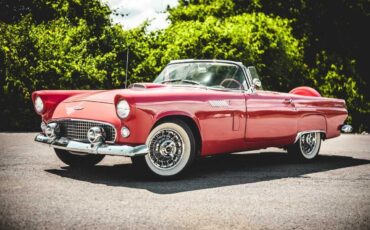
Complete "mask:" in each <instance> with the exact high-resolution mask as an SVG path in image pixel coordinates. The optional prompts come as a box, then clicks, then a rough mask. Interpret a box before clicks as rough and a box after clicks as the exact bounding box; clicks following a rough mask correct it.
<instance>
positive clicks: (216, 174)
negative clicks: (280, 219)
mask: <svg viewBox="0 0 370 230" xmlns="http://www.w3.org/2000/svg"><path fill="white" fill-rule="evenodd" d="M369 163H370V160H364V159H355V158H352V157H346V156H330V155H322V156H320V157H319V158H318V159H317V160H315V161H313V162H309V163H296V162H293V161H290V160H289V158H288V157H287V155H286V154H282V153H274V152H263V153H254V154H229V155H223V156H216V157H211V158H206V159H202V160H199V161H197V162H196V163H195V165H194V166H193V167H192V168H191V170H190V171H189V172H188V173H187V174H186V175H185V176H183V177H181V178H177V179H172V180H168V179H167V180H160V179H153V178H151V177H149V176H148V175H146V174H144V173H142V172H140V171H138V170H137V169H136V168H135V167H134V166H133V165H132V164H130V163H127V164H119V165H113V166H104V165H97V166H94V167H91V168H86V169H74V168H70V167H62V168H61V169H47V170H45V171H46V172H48V173H52V174H55V175H58V176H61V177H68V178H71V179H75V180H81V181H88V182H91V183H97V184H105V185H108V186H123V187H129V188H138V189H146V190H148V191H151V192H153V193H157V194H173V193H179V192H186V191H194V190H201V189H208V188H218V187H223V186H229V185H240V184H248V183H256V182H262V181H270V180H276V179H283V178H299V177H307V176H305V175H306V174H310V173H316V172H324V171H329V170H334V169H340V168H346V167H352V166H357V165H364V164H369Z"/></svg>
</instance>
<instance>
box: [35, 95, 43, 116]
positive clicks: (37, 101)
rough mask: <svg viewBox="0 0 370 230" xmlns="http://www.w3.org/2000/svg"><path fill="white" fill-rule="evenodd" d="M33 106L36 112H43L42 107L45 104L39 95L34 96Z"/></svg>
mask: <svg viewBox="0 0 370 230" xmlns="http://www.w3.org/2000/svg"><path fill="white" fill-rule="evenodd" d="M34 107H35V110H36V112H37V113H42V112H44V109H45V104H44V102H43V101H42V99H41V97H40V96H37V97H36V98H35V104H34Z"/></svg>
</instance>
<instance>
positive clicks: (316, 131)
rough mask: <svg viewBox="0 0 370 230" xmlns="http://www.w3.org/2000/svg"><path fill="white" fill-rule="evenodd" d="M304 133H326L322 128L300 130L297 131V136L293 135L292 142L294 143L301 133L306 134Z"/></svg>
mask: <svg viewBox="0 0 370 230" xmlns="http://www.w3.org/2000/svg"><path fill="white" fill-rule="evenodd" d="M306 133H323V134H325V135H326V132H325V131H324V130H306V131H302V132H298V133H297V136H296V137H295V140H294V143H296V142H297V141H298V140H299V138H300V137H301V136H302V135H303V134H306Z"/></svg>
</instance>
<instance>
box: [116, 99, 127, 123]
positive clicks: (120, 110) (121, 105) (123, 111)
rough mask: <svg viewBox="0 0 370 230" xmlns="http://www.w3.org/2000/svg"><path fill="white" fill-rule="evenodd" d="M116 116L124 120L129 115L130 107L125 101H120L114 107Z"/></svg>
mask: <svg viewBox="0 0 370 230" xmlns="http://www.w3.org/2000/svg"><path fill="white" fill-rule="evenodd" d="M116 111H117V116H118V117H119V118H121V119H125V118H126V117H128V115H129V114H130V105H129V104H128V102H127V101H126V100H121V101H119V102H118V103H117V105H116Z"/></svg>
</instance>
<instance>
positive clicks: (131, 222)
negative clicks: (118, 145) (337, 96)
mask: <svg viewBox="0 0 370 230" xmlns="http://www.w3.org/2000/svg"><path fill="white" fill-rule="evenodd" d="M34 135H35V134H34V133H10V134H9V133H1V134H0V143H1V147H0V148H1V149H0V229H20V228H22V229H40V228H43V229H45V228H50V229H54V228H58V229H59V228H89V229H90V228H103V227H104V228H113V229H143V228H146V229H175V228H176V229H296V228H298V229H370V135H343V136H341V137H340V138H337V139H332V140H328V141H325V142H324V143H323V145H322V150H321V157H320V158H319V159H318V160H317V161H316V162H312V163H307V164H297V163H293V162H290V161H289V160H288V159H287V157H286V155H285V154H284V153H283V151H281V150H279V149H274V148H271V149H265V150H262V151H254V152H249V153H248V154H232V155H227V156H221V157H215V158H207V159H204V160H202V161H199V162H197V163H196V165H195V166H194V168H193V169H192V171H191V173H189V174H188V175H187V176H185V178H182V179H180V180H172V181H159V180H153V179H149V178H147V177H145V176H143V175H141V174H139V173H137V172H136V171H135V170H134V169H133V167H132V165H131V161H130V160H129V159H127V158H120V157H106V158H105V159H104V160H103V161H102V162H101V163H100V164H99V165H97V166H95V167H93V168H91V169H84V170H83V169H80V170H76V169H71V168H69V167H66V166H65V165H63V164H62V163H61V162H60V161H59V160H58V159H57V157H56V156H55V155H54V153H53V150H52V149H50V148H48V147H47V146H42V145H40V144H36V143H34V142H33V137H34Z"/></svg>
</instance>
